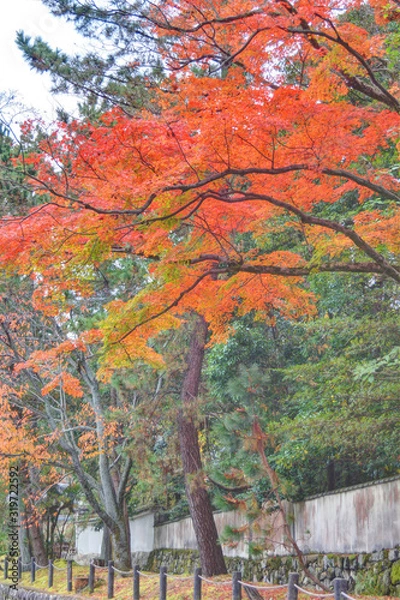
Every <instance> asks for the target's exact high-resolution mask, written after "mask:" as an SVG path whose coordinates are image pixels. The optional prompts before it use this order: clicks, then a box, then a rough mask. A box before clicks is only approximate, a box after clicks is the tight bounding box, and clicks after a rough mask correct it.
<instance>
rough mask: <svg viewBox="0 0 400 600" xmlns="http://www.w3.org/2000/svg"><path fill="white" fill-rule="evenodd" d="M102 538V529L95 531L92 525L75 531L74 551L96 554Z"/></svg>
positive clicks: (99, 548) (98, 551)
mask: <svg viewBox="0 0 400 600" xmlns="http://www.w3.org/2000/svg"><path fill="white" fill-rule="evenodd" d="M102 539H103V530H102V529H101V530H100V531H96V530H95V529H94V528H93V527H90V526H88V527H86V528H85V529H80V528H79V526H78V527H77V531H76V551H77V554H83V555H84V554H98V555H100V552H101V541H102Z"/></svg>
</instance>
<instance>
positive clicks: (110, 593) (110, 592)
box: [107, 560, 114, 598]
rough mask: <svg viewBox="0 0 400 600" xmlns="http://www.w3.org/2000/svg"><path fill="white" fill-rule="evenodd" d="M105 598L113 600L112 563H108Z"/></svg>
mask: <svg viewBox="0 0 400 600" xmlns="http://www.w3.org/2000/svg"><path fill="white" fill-rule="evenodd" d="M107 598H114V561H113V560H109V561H108V584H107Z"/></svg>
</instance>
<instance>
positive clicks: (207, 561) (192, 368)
mask: <svg viewBox="0 0 400 600" xmlns="http://www.w3.org/2000/svg"><path fill="white" fill-rule="evenodd" d="M206 339H207V324H206V322H205V321H204V320H203V319H201V318H197V320H196V323H195V327H194V330H193V333H192V339H191V344H190V349H189V354H188V357H187V363H188V367H187V371H186V375H185V378H184V380H183V385H182V391H181V400H182V407H181V408H180V411H179V417H178V430H179V443H180V450H181V457H182V464H183V470H184V474H185V487H186V495H187V498H188V502H189V509H190V515H191V517H192V521H193V527H194V531H195V534H196V539H197V544H198V547H199V553H200V561H201V567H202V569H203V574H204V575H205V576H206V577H210V576H212V575H219V574H221V573H226V566H225V561H224V557H223V555H222V549H221V546H220V545H219V542H218V534H217V529H216V526H215V522H214V516H213V512H212V506H211V502H210V498H209V496H208V492H207V490H206V487H205V483H204V474H203V469H202V463H201V456H200V448H199V442H198V432H197V427H196V425H195V422H194V414H195V413H196V410H195V408H196V407H195V402H196V399H197V394H198V390H199V383H200V377H201V369H202V365H203V358H204V347H205V343H206Z"/></svg>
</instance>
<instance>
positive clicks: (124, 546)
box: [111, 517, 132, 571]
mask: <svg viewBox="0 0 400 600" xmlns="http://www.w3.org/2000/svg"><path fill="white" fill-rule="evenodd" d="M111 546H112V554H113V560H114V562H115V565H116V567H117V568H118V569H120V570H121V571H130V569H131V567H132V557H131V553H130V547H131V544H130V532H129V530H128V531H127V528H126V526H125V519H124V518H123V517H122V519H121V521H120V522H119V523H118V526H117V527H116V528H115V529H114V531H112V532H111Z"/></svg>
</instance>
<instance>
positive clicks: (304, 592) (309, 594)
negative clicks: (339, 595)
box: [294, 584, 335, 598]
mask: <svg viewBox="0 0 400 600" xmlns="http://www.w3.org/2000/svg"><path fill="white" fill-rule="evenodd" d="M294 587H295V588H297V589H298V590H299V592H302V593H303V594H307V596H314V597H315V598H329V597H330V596H334V595H335V594H316V593H315V592H310V591H309V590H305V589H304V588H302V587H300V586H298V585H296V584H295V585H294Z"/></svg>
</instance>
